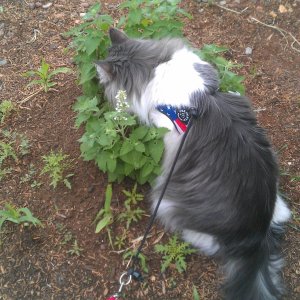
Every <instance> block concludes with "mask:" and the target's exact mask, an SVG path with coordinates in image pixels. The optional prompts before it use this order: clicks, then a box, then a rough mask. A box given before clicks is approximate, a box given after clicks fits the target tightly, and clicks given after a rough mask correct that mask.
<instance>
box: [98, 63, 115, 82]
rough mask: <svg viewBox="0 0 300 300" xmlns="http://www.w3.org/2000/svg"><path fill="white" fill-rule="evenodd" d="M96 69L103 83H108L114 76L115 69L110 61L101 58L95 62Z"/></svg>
mask: <svg viewBox="0 0 300 300" xmlns="http://www.w3.org/2000/svg"><path fill="white" fill-rule="evenodd" d="M95 66H96V70H97V73H98V76H99V79H100V82H101V83H107V82H109V81H111V80H112V78H113V69H112V66H111V64H110V63H109V62H107V61H105V60H99V61H97V62H96V63H95Z"/></svg>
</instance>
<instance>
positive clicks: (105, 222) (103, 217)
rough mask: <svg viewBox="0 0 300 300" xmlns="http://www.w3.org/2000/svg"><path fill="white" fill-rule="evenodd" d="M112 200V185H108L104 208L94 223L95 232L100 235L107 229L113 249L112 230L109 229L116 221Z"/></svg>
mask: <svg viewBox="0 0 300 300" xmlns="http://www.w3.org/2000/svg"><path fill="white" fill-rule="evenodd" d="M111 199H112V185H111V184H108V185H107V188H106V191H105V201H104V207H103V208H102V209H100V211H99V212H98V214H97V215H96V218H95V220H94V222H93V223H95V224H96V230H95V232H96V233H99V232H101V231H102V230H103V229H106V232H107V235H108V239H109V242H110V245H111V246H112V248H113V241H112V237H111V229H110V227H109V226H110V225H111V224H112V223H113V221H114V217H113V213H112V209H111V207H110V205H111Z"/></svg>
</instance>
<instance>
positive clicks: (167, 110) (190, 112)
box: [107, 105, 198, 300]
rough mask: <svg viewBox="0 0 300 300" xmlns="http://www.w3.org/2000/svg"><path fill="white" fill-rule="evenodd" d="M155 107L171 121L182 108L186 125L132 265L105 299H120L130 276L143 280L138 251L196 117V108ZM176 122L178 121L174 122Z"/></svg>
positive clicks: (142, 244) (143, 242)
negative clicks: (139, 269)
mask: <svg viewBox="0 0 300 300" xmlns="http://www.w3.org/2000/svg"><path fill="white" fill-rule="evenodd" d="M157 109H158V110H159V111H161V110H164V112H162V111H161V112H162V113H163V114H165V115H167V114H169V115H170V117H169V116H168V115H167V116H168V117H169V118H170V120H171V121H172V119H171V118H173V119H174V117H175V114H176V118H177V119H179V117H178V113H179V112H180V111H181V112H182V111H183V110H184V115H185V116H188V118H187V119H186V121H185V122H186V125H185V126H186V127H183V129H185V130H182V129H181V130H182V132H183V136H182V139H181V142H180V144H179V147H178V149H177V152H176V155H175V158H174V161H173V164H172V166H171V169H170V172H169V174H168V177H167V179H166V181H165V184H164V186H163V189H162V191H161V194H160V197H159V198H158V201H157V203H156V206H155V209H154V211H153V213H152V215H151V218H150V220H149V223H148V225H147V228H146V230H145V233H144V236H143V239H142V241H141V243H140V245H139V247H138V249H137V251H136V253H135V255H134V256H133V257H132V266H131V268H130V269H129V270H128V271H126V272H125V273H123V274H122V275H121V277H120V289H119V292H118V293H116V294H114V295H113V296H111V297H109V298H108V299H107V300H116V299H120V297H121V290H122V287H123V286H124V285H126V284H128V283H129V282H130V281H131V278H133V279H135V280H137V281H140V282H141V281H143V276H142V274H141V272H140V271H138V270H137V269H136V265H137V264H138V261H139V255H140V253H142V248H143V246H144V244H145V242H146V239H147V236H148V235H149V232H150V230H151V228H152V226H153V223H154V220H155V218H156V215H157V212H158V208H159V206H160V203H161V201H162V199H163V197H164V194H165V192H166V189H167V186H168V184H169V182H170V179H171V177H172V174H173V172H174V169H175V166H176V163H177V160H178V157H179V155H180V153H181V150H182V148H183V145H184V142H185V140H186V137H187V135H188V133H189V130H190V128H191V127H192V123H193V119H196V118H197V117H198V112H197V110H196V108H179V109H177V108H176V110H175V107H172V106H170V105H163V106H158V107H157ZM180 121H181V120H180ZM172 122H173V121H172ZM181 122H182V121H181ZM173 123H174V122H173ZM176 124H178V123H176ZM183 124H185V123H183ZM174 125H175V124H174ZM175 128H176V130H177V131H178V132H180V131H179V130H178V129H177V127H176V125H175ZM180 128H181V127H180ZM124 274H126V275H127V276H128V278H130V281H129V282H128V283H127V282H126V284H124V283H123V284H122V278H123V277H124ZM122 276H123V277H122Z"/></svg>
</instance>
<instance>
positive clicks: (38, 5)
mask: <svg viewBox="0 0 300 300" xmlns="http://www.w3.org/2000/svg"><path fill="white" fill-rule="evenodd" d="M34 5H35V7H36V8H39V7H41V6H42V5H43V4H42V3H41V2H35V4H34Z"/></svg>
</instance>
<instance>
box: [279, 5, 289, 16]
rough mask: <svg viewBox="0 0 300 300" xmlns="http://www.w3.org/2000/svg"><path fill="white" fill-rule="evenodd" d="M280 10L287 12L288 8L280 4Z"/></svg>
mask: <svg viewBox="0 0 300 300" xmlns="http://www.w3.org/2000/svg"><path fill="white" fill-rule="evenodd" d="M278 11H279V12H280V13H282V14H284V13H287V12H288V10H287V9H286V7H285V6H284V5H282V4H280V5H279V8H278Z"/></svg>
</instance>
